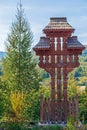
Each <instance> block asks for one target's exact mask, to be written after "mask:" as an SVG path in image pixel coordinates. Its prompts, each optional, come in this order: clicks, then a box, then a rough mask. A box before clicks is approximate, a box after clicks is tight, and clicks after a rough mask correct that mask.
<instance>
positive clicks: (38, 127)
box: [32, 125, 63, 130]
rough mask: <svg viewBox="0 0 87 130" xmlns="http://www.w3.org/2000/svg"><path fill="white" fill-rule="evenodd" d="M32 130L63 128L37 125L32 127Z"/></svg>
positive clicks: (58, 129)
mask: <svg viewBox="0 0 87 130" xmlns="http://www.w3.org/2000/svg"><path fill="white" fill-rule="evenodd" d="M32 130H63V128H62V127H60V126H57V125H53V126H37V127H33V129H32Z"/></svg>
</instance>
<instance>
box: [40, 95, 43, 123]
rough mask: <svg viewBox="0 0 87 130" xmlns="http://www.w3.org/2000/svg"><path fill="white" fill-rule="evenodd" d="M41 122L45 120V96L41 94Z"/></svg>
mask: <svg viewBox="0 0 87 130" xmlns="http://www.w3.org/2000/svg"><path fill="white" fill-rule="evenodd" d="M40 122H41V123H43V122H44V97H43V95H41V97H40Z"/></svg>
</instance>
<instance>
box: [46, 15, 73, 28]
mask: <svg viewBox="0 0 87 130" xmlns="http://www.w3.org/2000/svg"><path fill="white" fill-rule="evenodd" d="M49 29H50V30H59V29H63V30H64V29H70V30H73V31H74V28H73V27H72V26H71V25H70V24H69V23H68V22H67V19H66V17H58V18H55V17H54V18H50V22H49V23H48V25H47V26H46V27H45V28H44V30H49Z"/></svg>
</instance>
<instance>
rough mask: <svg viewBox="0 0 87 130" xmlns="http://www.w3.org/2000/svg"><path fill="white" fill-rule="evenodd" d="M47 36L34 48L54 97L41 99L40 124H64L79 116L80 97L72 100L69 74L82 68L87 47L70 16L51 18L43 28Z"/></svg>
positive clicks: (42, 97)
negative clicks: (80, 60) (70, 117)
mask: <svg viewBox="0 0 87 130" xmlns="http://www.w3.org/2000/svg"><path fill="white" fill-rule="evenodd" d="M43 32H44V33H45V37H41V38H40V41H39V43H38V44H36V46H35V47H34V48H33V49H34V51H35V52H36V55H38V56H39V66H40V67H41V68H43V69H45V71H46V72H48V73H49V74H50V77H51V97H50V98H49V99H45V98H44V96H43V95H41V99H40V122H41V123H56V122H57V123H62V122H65V123H66V122H67V117H68V116H70V115H72V116H73V117H74V118H75V119H76V118H77V115H78V96H77V94H76V96H75V97H73V98H72V99H69V98H68V89H67V88H68V86H67V82H68V73H70V72H71V71H72V70H73V69H74V68H76V67H78V66H79V61H78V55H79V54H81V53H82V50H83V49H84V48H85V47H84V46H83V45H82V44H81V43H80V42H79V41H78V38H77V36H73V35H72V34H73V32H74V28H73V27H72V26H71V25H70V24H69V23H68V22H67V19H66V17H58V18H50V22H49V23H48V25H47V26H46V27H45V28H44V29H43Z"/></svg>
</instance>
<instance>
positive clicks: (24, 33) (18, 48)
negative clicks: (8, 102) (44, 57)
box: [3, 5, 39, 90]
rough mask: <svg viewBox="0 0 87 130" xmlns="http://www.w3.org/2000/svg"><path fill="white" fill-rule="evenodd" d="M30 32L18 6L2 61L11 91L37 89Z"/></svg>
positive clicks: (20, 7)
mask: <svg viewBox="0 0 87 130" xmlns="http://www.w3.org/2000/svg"><path fill="white" fill-rule="evenodd" d="M32 38H33V36H32V32H31V29H30V26H29V24H28V22H27V20H26V19H25V16H24V11H23V9H22V6H21V5H20V6H19V8H18V9H17V15H16V20H15V22H14V23H12V26H11V31H10V33H9V34H8V39H7V41H6V43H7V48H6V49H7V54H6V58H4V60H3V73H4V77H5V80H6V81H7V82H8V85H9V87H10V88H11V89H15V88H16V89H19V90H20V89H24V90H30V89H32V88H34V89H38V86H39V82H38V79H39V76H38V73H37V70H36V68H35V67H36V63H35V62H34V60H32V49H31V45H32Z"/></svg>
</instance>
